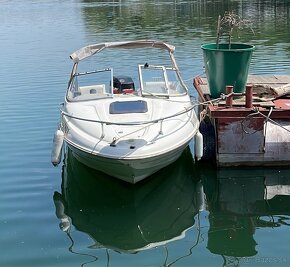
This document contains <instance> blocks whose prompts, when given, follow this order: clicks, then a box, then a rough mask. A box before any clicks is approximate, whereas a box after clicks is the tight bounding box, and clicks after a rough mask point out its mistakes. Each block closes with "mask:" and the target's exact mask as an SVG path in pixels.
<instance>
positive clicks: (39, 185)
mask: <svg viewBox="0 0 290 267" xmlns="http://www.w3.org/2000/svg"><path fill="white" fill-rule="evenodd" d="M225 10H234V11H236V12H237V13H238V14H240V15H241V16H243V17H247V18H248V19H251V20H252V21H253V30H254V32H255V34H253V33H252V32H251V31H248V30H245V31H241V32H239V34H237V35H236V36H235V38H236V40H237V41H242V42H249V43H252V44H254V45H255V46H256V51H255V53H254V55H253V61H252V64H251V69H250V73H255V74H290V44H289V40H290V19H289V17H290V16H289V14H290V4H289V1H286V0H285V1H282V0H281V1H279V0H276V1H270V0H269V1H258V0H255V1H250V0H248V1H153V0H151V1H129V0H127V1H126V0H125V1H80V0H73V1H66V0H65V1H58V0H50V1H48V0H43V1H34V0H27V1H17V0H15V1H6V0H4V1H1V8H0V22H1V23H0V30H1V35H0V48H1V51H2V53H1V71H0V84H1V91H0V94H1V95H0V100H1V105H0V114H1V117H0V152H1V153H0V166H1V168H0V247H1V254H0V266H13V267H15V266H62V267H63V266H289V261H290V258H289V241H290V238H289V236H290V235H289V223H290V222H289V206H290V199H289V195H290V191H289V186H290V181H289V179H290V169H287V168H286V169H285V168H284V169H281V168H274V169H273V168H272V169H265V170H263V169H261V168H257V169H254V170H253V169H250V170H245V169H243V170H230V169H229V170H219V171H217V170H215V169H214V168H213V167H212V166H201V165H197V164H194V163H193V162H192V158H191V155H190V153H188V151H186V152H185V154H184V155H183V156H182V157H181V159H180V160H179V161H177V162H176V163H175V164H173V165H172V166H170V167H168V168H166V169H165V170H162V171H160V172H158V173H157V174H156V175H154V177H151V179H149V180H148V181H145V182H144V183H141V184H140V185H137V186H136V187H132V186H130V185H127V184H122V183H120V182H119V181H115V180H114V179H110V178H111V177H107V176H104V175H103V174H100V173H98V172H95V171H93V170H90V169H88V168H86V167H84V166H82V165H80V164H79V163H78V162H76V161H75V159H74V158H73V157H71V155H70V153H67V155H66V157H65V161H64V162H63V163H62V164H60V166H58V167H56V168H53V167H52V166H51V163H50V152H51V143H52V137H53V133H54V131H55V129H56V127H57V123H58V119H59V111H58V107H59V104H60V103H61V102H62V101H63V97H64V93H65V89H66V85H67V82H68V77H69V73H70V68H71V62H70V59H69V55H70V53H72V52H73V51H74V50H76V49H78V48H80V47H82V46H84V45H87V44H90V43H98V42H104V41H118V40H133V39H141V38H142V39H143V38H150V39H159V40H163V41H166V42H169V43H171V44H173V45H175V46H176V59H177V62H178V63H179V66H180V69H181V72H182V74H183V77H184V79H185V80H186V82H187V84H188V86H189V87H190V90H191V94H193V95H196V94H195V92H194V89H193V87H192V85H191V83H192V78H193V77H195V76H197V75H199V74H203V62H202V54H201V49H200V46H201V44H202V43H205V42H213V41H214V40H215V36H214V35H215V31H216V29H215V28H216V26H215V24H216V19H217V17H218V15H219V14H222V13H223V12H224V11H225ZM126 60H129V59H125V58H124V59H123V58H122V61H121V62H122V63H123V64H124V72H125V71H126ZM133 60H134V58H130V61H133ZM137 63H139V62H137ZM124 74H125V73H124ZM61 205H63V206H61ZM56 207H57V208H56ZM60 207H63V209H64V211H63V212H61V211H60V210H59V208H60Z"/></svg>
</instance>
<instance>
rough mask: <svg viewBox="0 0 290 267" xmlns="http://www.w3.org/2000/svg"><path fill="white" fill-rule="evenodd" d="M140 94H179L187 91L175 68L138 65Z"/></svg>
mask: <svg viewBox="0 0 290 267" xmlns="http://www.w3.org/2000/svg"><path fill="white" fill-rule="evenodd" d="M139 76H140V84H141V91H142V95H161V96H162V95H163V96H169V95H181V94H185V93H186V92H187V90H186V88H185V87H184V86H183V85H182V83H181V82H180V79H179V78H178V75H177V72H176V69H175V68H172V67H165V66H156V65H149V64H147V63H146V64H144V65H139Z"/></svg>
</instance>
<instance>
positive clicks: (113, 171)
mask: <svg viewBox="0 0 290 267" xmlns="http://www.w3.org/2000/svg"><path fill="white" fill-rule="evenodd" d="M187 145H188V143H186V144H184V145H182V146H180V147H177V148H176V149H174V150H172V151H170V152H167V153H165V154H160V155H158V156H155V157H150V158H144V159H115V158H106V157H101V156H97V155H93V154H90V153H87V152H84V151H82V150H80V149H79V148H76V147H74V146H73V145H69V147H70V149H71V150H72V151H73V155H74V156H75V157H76V158H77V159H78V160H79V161H80V162H82V163H83V164H85V165H86V166H88V167H90V168H93V169H96V170H99V171H102V172H104V173H106V174H108V175H110V176H114V177H116V178H119V179H121V180H123V181H126V182H129V183H132V184H135V183H137V182H139V181H141V180H143V179H144V178H146V177H148V176H150V175H152V174H153V173H155V172H157V171H159V170H160V169H162V168H164V167H166V166H168V165H169V164H171V163H173V162H174V161H176V160H177V159H178V158H179V157H180V155H181V154H182V152H183V151H184V149H185V148H186V147H187Z"/></svg>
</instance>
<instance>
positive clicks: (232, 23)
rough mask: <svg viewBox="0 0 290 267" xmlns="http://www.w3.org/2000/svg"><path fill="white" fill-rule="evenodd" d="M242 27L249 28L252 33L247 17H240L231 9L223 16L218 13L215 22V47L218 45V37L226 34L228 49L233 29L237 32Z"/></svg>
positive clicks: (250, 23)
mask: <svg viewBox="0 0 290 267" xmlns="http://www.w3.org/2000/svg"><path fill="white" fill-rule="evenodd" d="M243 28H250V29H251V31H252V32H253V33H254V31H253V29H252V22H251V21H250V20H247V19H242V18H241V17H240V16H238V15H237V14H235V13H234V12H233V11H230V12H225V14H224V16H223V17H221V15H219V17H218V23H217V38H216V45H217V48H218V47H219V43H220V39H221V38H222V37H223V36H226V37H227V39H228V44H229V49H231V43H232V37H233V33H234V31H237V32H238V31H239V30H241V29H243Z"/></svg>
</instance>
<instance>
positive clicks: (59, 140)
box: [51, 130, 64, 166]
mask: <svg viewBox="0 0 290 267" xmlns="http://www.w3.org/2000/svg"><path fill="white" fill-rule="evenodd" d="M63 140H64V133H63V131H62V130H56V132H55V133H54V137H53V144H52V151H51V163H52V164H53V165H54V166H57V165H58V164H59V163H60V161H61V155H62V147H63Z"/></svg>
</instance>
